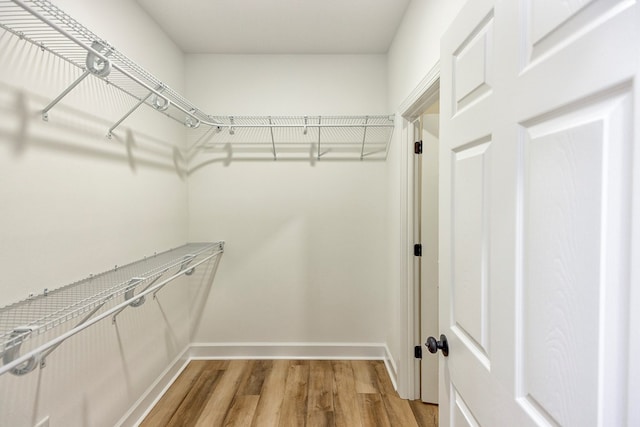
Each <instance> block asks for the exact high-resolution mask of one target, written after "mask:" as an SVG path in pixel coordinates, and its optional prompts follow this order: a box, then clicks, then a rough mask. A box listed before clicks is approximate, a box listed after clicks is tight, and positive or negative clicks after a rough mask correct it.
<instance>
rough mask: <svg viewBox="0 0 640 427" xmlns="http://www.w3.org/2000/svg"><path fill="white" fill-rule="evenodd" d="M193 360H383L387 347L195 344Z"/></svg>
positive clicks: (296, 344)
mask: <svg viewBox="0 0 640 427" xmlns="http://www.w3.org/2000/svg"><path fill="white" fill-rule="evenodd" d="M189 357H190V358H191V359H318V360H332V359H335V360H384V359H385V358H386V355H385V345H384V344H378V343H374V344H362V343H347V344H345V343H261V342H252V343H215V344H209V343H206V344H204V343H193V344H191V348H190V350H189Z"/></svg>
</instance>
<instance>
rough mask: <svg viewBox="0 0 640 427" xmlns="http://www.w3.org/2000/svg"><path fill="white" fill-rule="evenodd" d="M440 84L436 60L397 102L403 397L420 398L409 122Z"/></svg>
mask: <svg viewBox="0 0 640 427" xmlns="http://www.w3.org/2000/svg"><path fill="white" fill-rule="evenodd" d="M439 87H440V63H439V62H437V63H436V64H435V65H434V66H433V68H431V70H430V71H429V72H428V73H427V74H426V75H425V77H424V78H423V79H422V80H421V81H420V83H418V85H417V86H416V87H415V89H414V90H413V91H412V92H411V93H410V94H409V96H407V98H406V99H405V100H404V101H403V102H402V104H400V108H399V111H400V115H401V116H402V135H401V137H400V142H401V150H400V155H401V163H400V176H401V181H400V183H401V184H400V200H401V211H400V215H401V220H402V224H401V229H402V231H401V234H402V235H401V242H402V250H401V252H400V284H401V286H400V325H401V327H402V330H401V331H400V345H401V349H400V357H401V360H400V363H399V364H398V393H399V394H400V396H401V397H403V398H407V399H419V398H420V382H419V381H418V376H419V373H420V371H419V361H417V360H416V359H415V358H414V354H413V347H414V346H415V345H418V344H421V343H420V336H419V331H420V325H419V313H418V312H417V309H416V307H418V309H419V304H420V301H419V299H418V297H417V295H418V293H417V292H416V290H417V286H419V283H416V280H415V279H414V274H415V260H414V256H413V239H414V237H413V236H414V227H413V215H414V203H413V192H414V184H413V179H414V178H413V177H414V166H413V161H414V160H413V143H414V134H413V133H414V132H413V125H412V123H413V122H414V121H415V119H417V118H418V116H420V114H421V113H422V112H423V111H424V110H425V109H426V107H428V106H429V105H431V104H432V103H433V102H434V101H435V100H436V99H437V96H438V93H439Z"/></svg>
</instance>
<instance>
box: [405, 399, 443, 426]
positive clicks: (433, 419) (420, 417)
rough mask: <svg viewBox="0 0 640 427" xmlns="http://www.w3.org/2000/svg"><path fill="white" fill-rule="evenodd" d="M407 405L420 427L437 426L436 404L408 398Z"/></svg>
mask: <svg viewBox="0 0 640 427" xmlns="http://www.w3.org/2000/svg"><path fill="white" fill-rule="evenodd" d="M409 405H410V406H411V411H412V412H413V416H414V417H415V418H416V422H417V423H418V425H419V426H420V427H438V405H432V404H430V403H423V402H421V401H419V400H410V401H409Z"/></svg>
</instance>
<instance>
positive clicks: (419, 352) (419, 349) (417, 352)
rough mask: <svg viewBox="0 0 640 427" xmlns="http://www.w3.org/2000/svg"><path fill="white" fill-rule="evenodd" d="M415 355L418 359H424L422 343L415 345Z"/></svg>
mask: <svg viewBox="0 0 640 427" xmlns="http://www.w3.org/2000/svg"><path fill="white" fill-rule="evenodd" d="M413 357H415V358H416V359H422V346H421V345H417V346H415V347H413Z"/></svg>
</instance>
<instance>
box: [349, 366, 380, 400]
mask: <svg viewBox="0 0 640 427" xmlns="http://www.w3.org/2000/svg"><path fill="white" fill-rule="evenodd" d="M360 362H364V363H360ZM351 367H352V369H353V377H354V379H355V383H356V392H357V393H377V392H378V387H377V383H378V380H377V378H376V377H377V375H376V372H375V367H374V365H373V364H372V361H369V360H366V361H360V360H352V361H351Z"/></svg>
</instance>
